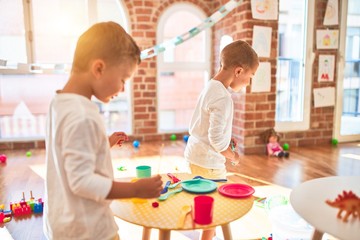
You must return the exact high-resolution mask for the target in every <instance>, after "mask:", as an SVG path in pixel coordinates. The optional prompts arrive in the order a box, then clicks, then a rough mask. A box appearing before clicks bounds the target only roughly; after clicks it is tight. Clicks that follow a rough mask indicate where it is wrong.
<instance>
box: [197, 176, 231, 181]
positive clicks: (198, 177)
mask: <svg viewBox="0 0 360 240" xmlns="http://www.w3.org/2000/svg"><path fill="white" fill-rule="evenodd" d="M193 179H206V180H210V181H213V182H227V179H225V178H219V179H211V178H204V177H202V176H195V177H194V178H193Z"/></svg>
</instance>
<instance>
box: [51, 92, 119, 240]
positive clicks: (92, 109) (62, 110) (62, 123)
mask: <svg viewBox="0 0 360 240" xmlns="http://www.w3.org/2000/svg"><path fill="white" fill-rule="evenodd" d="M46 170H47V171H46V181H45V203H44V233H45V236H46V237H47V238H48V239H66V240H75V239H76V240H85V239H86V240H90V239H94V240H95V239H96V240H98V239H112V238H113V237H114V236H115V235H116V234H117V230H118V227H117V225H116V223H115V221H114V216H113V214H112V212H111V210H110V208H109V205H110V203H111V201H109V200H106V199H105V198H106V196H107V195H108V193H109V192H110V189H111V186H112V181H113V178H114V176H113V169H112V164H111V156H110V146H109V142H108V137H107V135H106V131H105V126H104V122H103V120H102V118H101V116H100V114H99V110H98V107H97V106H96V105H95V104H94V103H93V102H91V101H90V100H89V99H87V98H85V97H83V96H80V95H76V94H57V95H56V96H55V97H54V99H53V100H52V102H51V105H50V109H49V115H48V121H47V133H46Z"/></svg>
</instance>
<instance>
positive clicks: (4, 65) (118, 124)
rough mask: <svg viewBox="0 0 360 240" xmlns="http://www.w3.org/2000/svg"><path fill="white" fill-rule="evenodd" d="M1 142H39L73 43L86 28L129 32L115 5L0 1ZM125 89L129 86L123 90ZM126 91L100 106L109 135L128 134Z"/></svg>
mask: <svg viewBox="0 0 360 240" xmlns="http://www.w3.org/2000/svg"><path fill="white" fill-rule="evenodd" d="M0 9H1V11H0V22H1V23H4V24H0V141H9V140H14V139H24V138H26V139H43V138H44V136H45V118H46V114H47V111H48V106H49V103H50V100H51V99H52V97H53V95H54V94H55V91H56V90H57V89H60V88H62V87H63V86H64V84H65V82H66V81H67V79H68V77H69V71H70V68H71V64H72V58H73V55H74V50H75V46H76V41H77V39H78V37H79V36H80V34H82V33H83V32H84V31H85V30H86V29H88V28H89V27H90V26H91V25H93V24H94V23H97V22H102V21H114V22H117V23H119V24H120V25H122V26H123V27H124V29H125V30H127V31H128V30H129V27H128V22H127V19H126V17H125V12H124V7H123V5H122V2H121V1H120V0H101V1H100V0H85V1H84V0H72V1H62V0H52V1H47V0H32V1H22V0H13V1H0ZM126 87H127V88H128V89H129V86H126ZM129 96H130V93H129V91H128V92H126V91H125V93H123V94H120V96H118V97H117V99H115V100H114V101H113V102H111V103H110V104H107V105H104V104H102V103H100V102H99V101H97V100H96V99H94V101H95V102H96V103H97V104H98V105H99V108H100V110H101V112H102V113H103V116H104V118H105V120H106V124H107V130H108V131H109V132H112V131H114V130H115V129H116V130H123V131H126V132H129V131H130V129H131V113H130V109H131V107H130V106H129V104H130V102H131V101H129V100H128V99H129V98H130V97H129Z"/></svg>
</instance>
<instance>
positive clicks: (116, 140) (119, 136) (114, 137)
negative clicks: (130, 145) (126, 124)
mask: <svg viewBox="0 0 360 240" xmlns="http://www.w3.org/2000/svg"><path fill="white" fill-rule="evenodd" d="M128 140H129V137H128V136H127V135H126V133H124V132H114V133H113V134H111V135H110V136H109V143H110V147H113V146H114V145H115V144H118V145H119V146H121V145H122V144H123V142H125V141H128Z"/></svg>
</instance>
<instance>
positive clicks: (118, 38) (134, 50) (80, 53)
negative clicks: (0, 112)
mask: <svg viewBox="0 0 360 240" xmlns="http://www.w3.org/2000/svg"><path fill="white" fill-rule="evenodd" d="M140 53H141V52H140V49H139V47H138V46H137V45H136V43H135V41H134V40H133V38H132V37H131V36H130V35H129V34H127V33H126V32H125V30H124V29H123V28H122V27H121V26H120V25H119V24H117V23H115V22H102V23H97V24H94V25H93V26H92V27H90V28H89V29H88V30H87V31H86V32H84V33H83V34H82V35H81V36H80V38H79V40H78V42H77V45H76V49H75V54H74V60H73V69H72V70H73V71H80V72H83V71H86V70H87V69H88V68H89V63H90V62H91V61H92V60H95V59H102V60H103V61H105V63H107V64H109V65H112V64H118V63H120V62H121V61H127V60H133V61H134V62H136V63H137V64H140V62H141V59H140Z"/></svg>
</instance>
